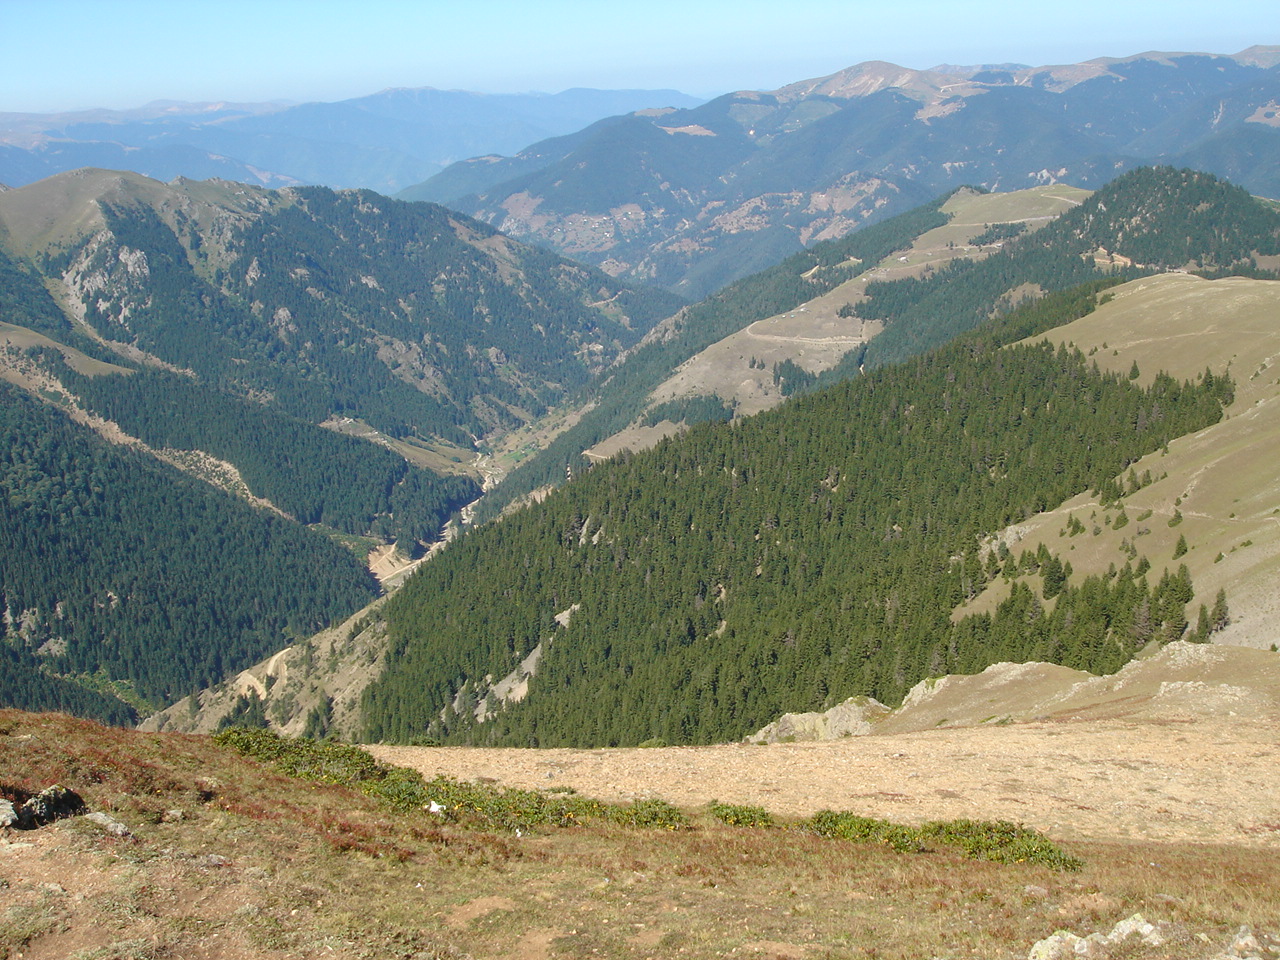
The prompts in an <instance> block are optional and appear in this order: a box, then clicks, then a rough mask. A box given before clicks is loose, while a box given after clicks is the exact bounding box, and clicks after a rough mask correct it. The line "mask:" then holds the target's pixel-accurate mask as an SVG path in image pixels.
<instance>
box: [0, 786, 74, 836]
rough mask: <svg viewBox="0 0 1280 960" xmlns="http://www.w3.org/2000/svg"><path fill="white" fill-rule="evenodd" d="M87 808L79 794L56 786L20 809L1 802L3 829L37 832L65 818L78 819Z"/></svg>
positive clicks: (42, 791) (41, 793)
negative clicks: (40, 828)
mask: <svg viewBox="0 0 1280 960" xmlns="http://www.w3.org/2000/svg"><path fill="white" fill-rule="evenodd" d="M86 809H87V808H86V807H85V803H84V800H83V799H82V798H81V797H80V794H78V793H76V792H75V791H74V790H69V789H67V788H66V787H64V786H61V785H60V784H54V785H53V786H51V787H46V788H45V789H43V790H41V791H40V792H39V793H37V794H36V795H35V796H34V797H31V798H30V799H28V800H27V801H26V802H24V803H22V804H20V805H18V806H14V804H13V803H12V802H11V801H9V800H0V828H11V829H17V830H34V829H35V828H36V827H43V826H44V825H45V824H49V823H53V821H55V820H61V819H63V818H64V817H78V816H80V815H81V814H83V813H84V812H85V810H86Z"/></svg>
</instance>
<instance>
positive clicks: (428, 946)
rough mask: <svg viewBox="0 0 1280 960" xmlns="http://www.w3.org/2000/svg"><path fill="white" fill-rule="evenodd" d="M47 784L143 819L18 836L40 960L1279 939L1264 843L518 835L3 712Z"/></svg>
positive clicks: (3, 756) (722, 830) (187, 746)
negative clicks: (1054, 852) (989, 844)
mask: <svg viewBox="0 0 1280 960" xmlns="http://www.w3.org/2000/svg"><path fill="white" fill-rule="evenodd" d="M54 781H58V782H62V783H64V784H65V785H67V786H69V787H72V788H73V789H75V790H77V791H79V792H80V793H81V794H82V795H83V796H84V797H85V799H86V801H87V802H88V804H89V806H90V808H92V809H96V810H106V811H108V812H110V813H111V814H112V815H113V816H115V817H117V818H118V819H120V820H122V821H124V822H125V823H127V824H128V825H129V826H130V827H131V828H132V830H133V832H134V836H133V837H132V838H125V839H117V838H114V837H110V836H108V835H106V834H105V833H103V832H101V831H100V830H98V829H97V828H96V827H94V826H93V825H92V824H90V823H88V822H86V821H84V820H82V819H76V820H68V821H61V822H59V823H57V824H54V825H53V826H50V827H46V828H43V829H41V830H38V831H32V832H24V833H11V834H10V835H9V836H7V837H5V838H4V842H3V843H0V878H3V881H4V883H6V884H7V889H5V890H4V891H3V894H4V896H3V900H2V901H0V947H3V953H4V954H5V955H6V956H13V957H16V956H18V955H19V954H21V955H23V957H24V960H28V958H40V957H73V956H74V957H81V958H89V957H95V958H105V957H140V958H141V957H148V958H149V957H157V958H158V957H184V958H185V957H218V958H248V957H268V958H274V957H279V958H284V957H312V956H335V957H433V956H435V957H457V956H465V955H469V956H473V957H494V958H535V957H569V958H588V957H591V958H599V957H618V958H624V957H625V958H632V957H635V958H640V957H670V956H681V957H691V958H710V957H720V956H725V955H728V954H730V953H736V954H738V955H743V956H749V957H804V958H846V957H848V958H852V957H894V958H897V957H901V958H912V957H937V956H947V957H984V958H998V957H1010V958H1013V957H1025V956H1026V955H1027V951H1028V950H1029V948H1030V946H1031V945H1032V944H1033V943H1034V942H1035V941H1037V940H1039V939H1042V938H1044V937H1046V936H1048V935H1049V934H1050V933H1052V932H1053V931H1054V930H1056V929H1058V928H1068V929H1071V930H1074V931H1076V932H1078V933H1081V934H1083V933H1088V932H1091V931H1094V930H1101V931H1103V932H1105V931H1107V930H1109V929H1110V927H1111V925H1113V924H1114V923H1115V922H1117V921H1118V920H1120V919H1123V918H1125V917H1128V916H1130V915H1132V914H1133V913H1135V912H1142V913H1143V914H1144V915H1145V916H1146V917H1147V918H1148V919H1150V920H1153V921H1166V922H1171V923H1176V924H1180V925H1181V926H1182V927H1183V928H1184V929H1185V930H1186V933H1187V939H1186V940H1185V941H1184V942H1182V943H1178V944H1173V945H1169V946H1166V947H1162V948H1160V950H1159V951H1150V950H1146V951H1145V952H1144V950H1145V948H1144V950H1137V951H1136V952H1134V953H1133V956H1150V957H1156V956H1159V957H1162V958H1163V957H1170V958H1182V957H1185V958H1192V957H1196V958H1200V957H1204V956H1208V955H1210V954H1211V953H1213V952H1214V949H1211V947H1212V948H1216V949H1217V950H1220V949H1222V947H1223V946H1225V945H1226V943H1227V941H1228V940H1229V938H1230V935H1231V934H1233V933H1234V932H1235V930H1236V929H1237V928H1238V927H1239V926H1240V925H1241V924H1249V925H1251V926H1252V927H1254V929H1255V930H1256V931H1258V932H1260V933H1270V934H1280V916H1278V914H1280V909H1278V907H1277V905H1278V904H1280V861H1278V860H1277V858H1274V857H1267V856H1263V855H1260V854H1259V851H1257V850H1254V849H1252V848H1232V847H1220V846H1207V845H1175V844H1160V845H1156V844H1119V843H1078V844H1072V845H1071V852H1072V853H1074V854H1076V855H1077V856H1081V857H1083V858H1084V859H1085V861H1086V866H1085V867H1084V869H1083V870H1082V871H1080V872H1078V873H1057V872H1054V871H1051V870H1049V869H1047V868H1044V867H1027V866H1022V865H1016V866H1003V865H998V864H991V863H981V862H975V861H972V860H969V859H966V858H965V857H964V856H963V855H962V854H960V853H958V852H954V851H948V850H947V849H945V848H936V849H933V850H931V851H930V852H928V853H924V854H899V853H894V852H893V851H891V850H889V849H887V848H884V847H879V846H876V845H856V844H850V843H843V842H837V841H830V840H824V839H822V838H819V837H817V836H814V835H811V834H807V833H802V832H798V831H795V830H787V829H777V828H775V829H760V828H754V829H743V828H735V827H730V826H726V825H724V824H721V823H719V822H718V821H716V820H715V819H714V818H713V817H711V816H710V815H709V814H707V813H706V812H705V811H691V812H690V813H691V815H692V816H693V817H694V822H695V828H694V829H691V830H685V831H671V832H669V831H645V830H636V829H630V828H625V827H620V826H616V825H610V824H597V825H593V826H589V827H580V828H572V829H561V830H546V831H536V832H534V833H531V834H526V835H524V836H519V837H517V836H514V835H502V834H493V833H485V832H479V831H474V830H467V829H463V828H461V827H458V826H454V825H445V824H440V823H437V822H435V821H434V820H433V819H432V818H430V817H429V816H428V815H426V814H421V815H413V816H402V815H399V814H395V813H391V812H388V811H387V810H386V809H385V808H382V807H380V806H379V805H378V804H376V803H375V802H374V801H373V800H371V799H369V798H367V797H364V796H363V795H360V794H358V793H355V792H353V791H351V790H348V789H345V788H341V787H334V786H325V785H318V784H313V783H306V782H302V781H297V780H292V779H290V778H287V777H284V776H281V775H278V774H275V773H273V772H271V771H270V770H268V769H267V768H265V767H263V766H262V765H259V764H257V763H254V762H251V761H247V760H244V759H241V758H240V757H238V756H236V755H234V754H232V753H231V752H230V751H228V750H224V749H222V748H219V747H217V746H216V745H215V744H214V743H212V741H210V740H209V739H207V738H203V737H190V736H176V735H166V734H150V735H148V734H139V733H135V732H131V731H121V730H105V729H103V728H100V727H97V726H96V725H94V724H91V723H87V722H84V721H78V720H72V719H69V718H67V717H63V716H58V715H29V714H22V713H17V712H13V711H0V784H2V785H3V789H4V791H5V792H6V793H8V794H9V795H12V796H19V797H20V796H21V795H22V794H24V793H31V792H35V791H36V790H37V789H39V788H41V787H43V786H46V785H47V784H49V783H50V782H54ZM175 810H177V811H181V819H177V816H176V814H174V813H172V812H171V811H175ZM28 843H29V844H31V846H22V844H28ZM1197 935H1201V936H1203V937H1206V938H1208V940H1209V943H1206V942H1205V941H1204V940H1202V939H1198V938H1197ZM1272 945H1275V944H1272Z"/></svg>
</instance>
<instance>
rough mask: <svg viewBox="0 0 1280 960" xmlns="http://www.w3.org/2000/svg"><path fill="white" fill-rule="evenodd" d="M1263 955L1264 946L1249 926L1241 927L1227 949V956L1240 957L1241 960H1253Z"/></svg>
mask: <svg viewBox="0 0 1280 960" xmlns="http://www.w3.org/2000/svg"><path fill="white" fill-rule="evenodd" d="M1261 954H1262V944H1261V943H1259V942H1258V938H1257V937H1255V936H1254V935H1253V931H1252V930H1250V929H1249V928H1248V927H1247V926H1245V927H1241V928H1240V929H1239V931H1238V932H1237V933H1236V935H1235V938H1234V939H1233V940H1232V941H1231V946H1229V947H1228V948H1227V955H1228V956H1231V957H1239V958H1240V960H1253V958H1255V957H1259V956H1261Z"/></svg>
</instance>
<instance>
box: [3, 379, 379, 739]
mask: <svg viewBox="0 0 1280 960" xmlns="http://www.w3.org/2000/svg"><path fill="white" fill-rule="evenodd" d="M0 531H3V534H4V549H3V551H0V584H2V585H3V616H4V627H3V630H4V639H3V641H0V644H3V645H5V646H6V648H7V649H6V653H5V656H6V658H8V659H10V660H13V661H14V662H15V663H16V664H18V667H19V668H20V669H21V673H20V677H22V676H25V679H21V680H19V681H18V682H9V681H6V684H5V690H4V695H3V698H0V702H4V703H6V704H7V705H10V706H18V707H23V708H26V709H41V708H45V707H51V706H65V707H69V708H73V709H75V710H76V712H86V713H90V714H92V715H95V716H99V717H102V718H104V719H111V720H119V719H120V718H121V711H122V710H124V708H122V707H121V705H120V704H119V703H116V704H111V703H110V698H109V697H105V698H104V697H93V696H90V695H89V694H88V693H81V694H75V693H74V691H71V690H70V689H69V688H68V687H67V685H66V683H65V682H63V681H61V680H59V679H58V678H65V679H69V680H75V679H77V678H80V679H83V678H86V677H91V676H94V675H98V674H100V673H101V674H103V675H104V676H105V677H106V678H108V679H109V680H114V681H127V682H128V683H129V684H131V685H132V688H133V689H134V691H136V694H137V698H138V699H140V700H144V701H146V702H148V703H150V704H152V705H160V704H165V703H169V702H172V701H173V700H175V699H177V698H179V697H181V696H184V695H186V694H187V693H190V692H191V691H192V690H194V689H198V688H200V687H203V686H208V685H211V684H213V683H215V682H217V681H219V680H221V679H222V678H223V677H224V676H226V675H227V674H228V673H230V672H233V671H235V670H239V669H243V668H244V667H246V666H248V665H249V664H251V663H254V662H256V661H257V660H259V659H261V658H262V657H264V656H266V655H267V654H268V653H270V652H271V651H273V650H276V649H279V647H280V646H282V645H283V644H284V643H286V642H288V640H289V639H290V638H291V637H296V636H302V635H307V634H310V633H312V632H314V631H315V630H317V629H319V628H321V627H323V626H325V625H327V624H329V623H331V622H332V621H334V620H335V619H337V618H340V617H343V616H347V615H349V614H350V613H352V612H353V611H355V610H357V609H359V608H360V607H361V606H362V605H364V604H365V603H367V602H368V601H369V600H370V599H372V598H373V597H374V596H375V595H376V593H377V590H378V588H377V584H376V583H375V582H374V580H373V578H372V577H371V576H370V575H369V573H368V571H367V570H365V569H364V568H363V566H362V565H361V563H360V562H359V561H358V560H357V559H356V557H355V556H354V555H352V554H351V553H350V552H349V551H348V550H346V549H344V548H342V547H340V546H339V545H337V544H335V543H334V542H333V541H331V540H330V539H328V538H327V537H324V536H322V535H320V534H315V533H312V532H310V531H308V530H305V529H303V528H301V527H299V526H298V525H297V524H295V523H292V522H289V521H286V520H284V519H282V518H279V517H277V516H275V515H274V514H271V513H268V512H265V511H261V510H256V509H254V508H252V507H250V506H248V505H247V504H244V503H243V502H241V501H238V500H235V499H233V498H231V497H228V496H226V495H224V494H222V493H220V492H218V491H216V490H214V489H212V488H211V487H209V486H207V485H206V484H204V483H202V482H200V481H197V480H194V479H191V478H189V477H187V476H185V475H183V474H181V473H179V472H178V471H176V470H173V469H172V468H170V467H168V466H167V465H164V464H161V463H159V462H158V461H155V460H154V459H152V458H148V457H145V456H142V455H140V454H136V453H134V452H133V451H131V450H128V449H127V448H121V447H116V446H113V445H111V444H108V443H106V442H105V441H103V440H102V439H100V438H99V437H97V436H96V435H94V434H92V433H90V432H89V431H88V430H86V429H85V428H83V427H80V426H77V425H75V424H73V423H71V422H70V421H69V420H68V419H67V418H66V417H65V416H64V415H63V414H62V413H61V412H60V411H58V410H56V409H55V408H53V407H51V406H49V405H47V404H44V403H41V402H39V401H37V400H34V399H32V398H31V397H29V396H28V395H26V394H25V393H22V392H21V391H19V390H17V389H15V388H13V387H11V386H9V385H8V384H0ZM41 678H43V679H41ZM90 686H92V684H90ZM76 697H80V699H79V700H77V699H76ZM124 712H131V711H128V710H124Z"/></svg>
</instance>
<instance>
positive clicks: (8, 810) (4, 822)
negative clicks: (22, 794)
mask: <svg viewBox="0 0 1280 960" xmlns="http://www.w3.org/2000/svg"><path fill="white" fill-rule="evenodd" d="M18 819H19V818H18V811H17V809H16V808H15V807H14V805H13V804H12V803H11V802H10V801H8V800H0V830H3V829H5V828H6V827H16V826H17V825H18Z"/></svg>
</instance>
